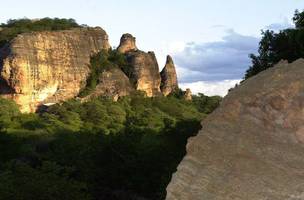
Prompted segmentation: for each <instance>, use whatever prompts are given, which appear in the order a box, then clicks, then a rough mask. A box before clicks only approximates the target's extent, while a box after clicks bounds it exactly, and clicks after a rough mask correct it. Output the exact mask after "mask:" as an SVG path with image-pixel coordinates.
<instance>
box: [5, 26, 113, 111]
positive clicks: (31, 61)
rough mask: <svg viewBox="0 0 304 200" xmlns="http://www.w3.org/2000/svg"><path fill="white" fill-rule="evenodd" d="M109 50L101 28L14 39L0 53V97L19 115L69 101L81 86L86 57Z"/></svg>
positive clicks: (86, 71)
mask: <svg viewBox="0 0 304 200" xmlns="http://www.w3.org/2000/svg"><path fill="white" fill-rule="evenodd" d="M109 48H110V45H109V43H108V35H107V34H106V32H105V31H104V30H102V29H101V28H77V29H72V30H65V31H52V32H35V33H25V34H21V35H18V36H17V37H16V38H15V39H14V40H13V41H12V42H11V44H10V45H8V46H6V47H4V48H3V49H1V50H0V51H1V52H0V55H1V57H0V73H1V74H0V84H1V87H0V94H1V96H2V97H6V98H11V99H13V100H15V101H16V103H17V104H19V105H20V107H21V111H22V112H33V111H35V110H36V109H37V107H38V106H39V105H41V104H44V103H45V104H48V103H57V102H59V101H64V100H67V99H69V98H73V97H75V96H77V95H78V93H79V90H80V89H81V88H82V87H84V85H85V82H86V78H87V76H88V74H89V72H90V70H89V64H90V57H91V56H92V55H93V54H96V53H97V52H99V51H100V50H102V49H109Z"/></svg>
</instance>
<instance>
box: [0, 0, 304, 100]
mask: <svg viewBox="0 0 304 200" xmlns="http://www.w3.org/2000/svg"><path fill="white" fill-rule="evenodd" d="M1 1H2V0H1ZM1 8H2V9H1V16H0V22H5V21H6V20H8V19H10V18H22V17H28V18H42V17H64V18H74V19H76V20H77V21H78V22H79V23H81V24H88V25H91V26H101V27H102V28H104V29H105V30H106V31H107V33H108V34H109V36H110V42H111V45H112V46H117V45H118V42H119V39H120V36H121V35H122V34H123V33H126V32H129V33H132V34H133V35H134V36H136V38H137V46H138V47H139V48H140V49H142V50H145V51H148V50H153V51H155V53H156V55H157V57H158V60H159V65H160V68H162V66H163V65H164V62H165V56H166V54H171V55H172V56H173V59H174V61H175V63H176V65H177V71H178V77H179V82H180V85H181V87H182V88H185V87H190V88H191V89H192V90H193V91H194V92H204V93H205V94H209V95H213V94H220V95H224V94H225V93H226V90H227V89H228V88H230V87H231V86H232V85H234V84H235V83H236V82H237V81H238V80H240V79H241V78H242V76H243V74H244V72H245V70H246V69H247V68H248V65H249V59H248V54H249V53H252V52H256V49H257V45H258V41H259V37H260V31H261V30H262V29H267V28H271V29H276V30H277V29H281V28H286V27H289V26H292V22H291V18H292V16H293V13H294V10H295V9H300V10H302V9H304V1H303V0H280V1H278V0H254V1H252V0H229V1H227V0H212V1H210V0H209V1H207V0H187V1H186V0H150V1H144V0H128V1H126V0H125V1H123V0H113V1H109V0H107V1H103V0H85V1H84V0H82V1H81V0H52V1H43V0H27V1H16V0H10V1H2V2H1Z"/></svg>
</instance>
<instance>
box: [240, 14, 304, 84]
mask: <svg viewBox="0 0 304 200" xmlns="http://www.w3.org/2000/svg"><path fill="white" fill-rule="evenodd" d="M293 21H294V23H295V28H289V29H286V30H282V31H280V32H278V33H275V32H274V31H271V30H266V31H263V32H262V39H261V41H260V44H259V50H258V55H254V54H251V55H250V58H251V61H252V65H251V66H250V68H249V69H248V70H247V72H246V74H245V79H247V78H249V77H251V76H254V75H256V74H258V73H259V72H261V71H263V70H265V69H267V68H269V67H273V66H274V65H275V64H276V63H278V62H279V61H280V60H282V59H283V60H287V61H289V62H292V61H295V60H296V59H298V58H303V57H304V11H303V12H299V11H296V12H295V15H294V17H293Z"/></svg>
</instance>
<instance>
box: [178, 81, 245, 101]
mask: <svg viewBox="0 0 304 200" xmlns="http://www.w3.org/2000/svg"><path fill="white" fill-rule="evenodd" d="M240 81H241V80H240V79H236V80H223V81H211V82H210V81H197V82H192V83H181V84H180V88H182V89H183V90H186V89H187V88H191V91H192V93H193V94H198V93H203V94H205V95H208V96H214V95H219V96H222V97H223V96H225V95H226V94H227V93H228V90H229V89H230V88H233V87H234V86H235V85H236V84H238V83H239V82H240Z"/></svg>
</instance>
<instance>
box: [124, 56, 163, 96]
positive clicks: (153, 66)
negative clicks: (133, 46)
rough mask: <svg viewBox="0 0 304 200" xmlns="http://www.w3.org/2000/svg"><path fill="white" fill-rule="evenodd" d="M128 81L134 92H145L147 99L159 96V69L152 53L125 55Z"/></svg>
mask: <svg viewBox="0 0 304 200" xmlns="http://www.w3.org/2000/svg"><path fill="white" fill-rule="evenodd" d="M127 60H128V63H129V65H130V69H129V70H130V74H129V77H130V79H131V80H132V81H133V82H134V84H135V89H136V90H141V91H144V92H146V95H147V96H148V97H152V96H157V95H160V94H161V93H160V81H161V80H160V75H159V67H158V63H157V60H156V57H155V54H154V53H153V52H148V53H145V52H142V51H131V52H128V53H127Z"/></svg>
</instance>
